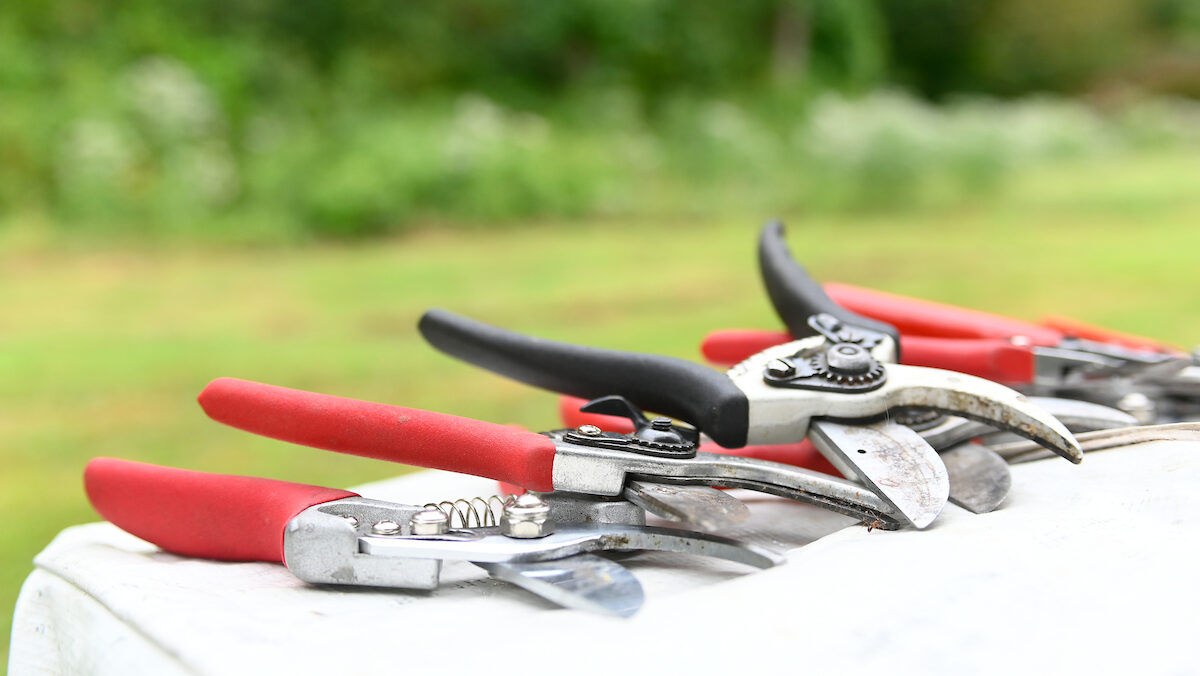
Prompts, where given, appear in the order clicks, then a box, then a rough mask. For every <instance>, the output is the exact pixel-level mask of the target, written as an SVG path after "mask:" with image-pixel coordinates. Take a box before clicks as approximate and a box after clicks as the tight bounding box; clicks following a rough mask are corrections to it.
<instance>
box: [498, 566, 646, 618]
mask: <svg viewBox="0 0 1200 676" xmlns="http://www.w3.org/2000/svg"><path fill="white" fill-rule="evenodd" d="M475 565H477V566H479V567H480V568H483V569H484V570H486V571H487V572H488V574H489V575H491V576H492V577H494V578H496V579H498V580H504V581H505V582H509V583H511V584H514V585H517V586H518V587H521V588H523V589H526V590H528V591H531V592H533V593H534V594H537V595H538V596H540V597H542V598H544V599H546V600H547V601H550V602H551V603H557V604H558V605H560V606H563V607H564V608H572V609H574V610H585V611H588V612H592V613H600V614H602V615H616V616H618V617H629V616H630V615H633V614H634V613H636V612H637V611H638V609H639V608H641V607H642V602H643V600H644V599H645V593H644V592H643V591H642V585H641V583H640V582H638V580H637V578H636V577H634V576H633V573H631V572H629V571H628V570H626V569H625V568H624V566H622V565H620V564H618V563H614V562H612V561H609V560H608V559H606V558H603V557H600V556H596V555H595V554H576V555H575V556H568V557H566V558H565V559H554V560H551V561H526V562H515V561H507V562H499V563H483V562H476V563H475Z"/></svg>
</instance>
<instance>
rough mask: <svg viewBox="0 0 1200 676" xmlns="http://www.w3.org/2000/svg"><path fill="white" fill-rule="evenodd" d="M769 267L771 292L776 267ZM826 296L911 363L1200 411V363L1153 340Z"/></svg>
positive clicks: (899, 300)
mask: <svg viewBox="0 0 1200 676" xmlns="http://www.w3.org/2000/svg"><path fill="white" fill-rule="evenodd" d="M762 260H763V264H764V269H763V274H764V277H765V278H767V279H768V289H770V288H771V282H770V276H771V274H772V273H771V265H772V262H773V259H772V258H771V257H770V256H764V257H762ZM796 289H797V287H792V288H791V289H790V292H792V293H795V292H796ZM815 289H820V287H818V286H817V285H816V283H815V282H813V283H812V285H811V286H808V287H804V288H803V289H800V292H801V293H807V294H810V295H815V294H816V293H820V292H819V291H816V290H815ZM782 293H787V291H785V292H782ZM821 295H823V296H824V297H826V298H828V299H829V302H831V303H833V304H834V305H836V307H838V308H841V309H842V311H844V312H848V313H852V314H853V313H858V314H861V315H865V316H867V317H870V318H872V319H873V320H876V321H882V322H887V323H888V324H889V325H894V326H895V327H896V329H898V331H899V333H900V337H899V345H900V350H899V352H900V361H901V363H904V364H911V365H915V366H926V367H932V368H944V369H949V370H953V371H959V372H962V373H968V374H971V375H975V376H979V377H981V378H987V379H989V380H994V381H996V382H1000V383H1004V384H1006V385H1010V386H1012V387H1017V388H1019V389H1021V390H1022V391H1024V392H1027V393H1029V394H1037V395H1043V396H1052V397H1067V398H1078V399H1086V400H1089V401H1094V402H1096V403H1100V404H1104V405H1106V406H1112V407H1116V408H1121V409H1122V410H1127V411H1129V412H1131V413H1134V414H1136V415H1138V416H1139V420H1141V421H1142V422H1150V421H1151V420H1153V419H1155V418H1165V419H1178V418H1186V417H1191V416H1195V415H1197V414H1198V413H1200V366H1198V365H1197V364H1196V358H1195V357H1194V356H1189V355H1187V354H1185V353H1183V352H1181V351H1179V350H1178V349H1176V348H1173V347H1171V346H1168V345H1165V344H1162V343H1158V342H1155V341H1153V340H1150V339H1147V338H1141V337H1137V336H1130V335H1127V334H1120V333H1116V332H1112V331H1108V330H1105V329H1100V328H1097V327H1091V326H1087V325H1084V324H1080V323H1077V322H1072V321H1070V320H1065V319H1061V318H1054V319H1051V320H1048V321H1046V322H1045V323H1043V324H1034V323H1030V322H1025V321H1021V320H1017V319H1011V318H1008V317H1003V316H1000V315H994V314H989V313H986V312H980V311H977V310H969V309H965V308H958V307H953V306H950V305H944V304H940V303H933V302H930V301H924V300H918V299H913V298H906V297H903V296H897V295H893V294H888V293H883V292H879V291H872V290H869V289H863V288H860V287H854V286H849V285H845V284H826V285H825V286H824V293H821ZM773 298H774V295H773ZM777 306H778V303H777ZM794 335H798V334H796V327H795V326H792V325H791V324H789V331H788V332H778V331H754V330H725V331H715V332H713V333H711V334H709V335H708V336H707V337H706V338H705V339H704V342H703V344H702V346H701V350H702V352H703V353H704V355H705V357H706V358H708V359H709V360H711V361H712V362H714V363H717V364H735V363H737V362H739V361H741V360H742V359H744V358H746V357H747V356H749V355H751V354H754V353H756V352H759V351H761V350H763V349H765V348H766V347H767V346H769V345H777V344H779V343H781V342H786V341H788V340H790V339H792V336H794ZM1189 400H1190V401H1189ZM1155 404H1156V405H1157V407H1156V408H1151V409H1149V410H1148V409H1147V407H1148V406H1154V405H1155Z"/></svg>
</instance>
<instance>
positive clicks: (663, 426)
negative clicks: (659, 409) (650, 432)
mask: <svg viewBox="0 0 1200 676" xmlns="http://www.w3.org/2000/svg"><path fill="white" fill-rule="evenodd" d="M650 428H651V429H656V430H659V431H660V432H665V431H667V430H669V429H671V419H670V418H655V419H654V420H651V421H650Z"/></svg>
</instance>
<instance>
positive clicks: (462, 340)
mask: <svg viewBox="0 0 1200 676" xmlns="http://www.w3.org/2000/svg"><path fill="white" fill-rule="evenodd" d="M418 327H419V328H420V330H421V335H422V336H424V337H425V340H427V341H429V344H430V345H433V346H434V347H436V348H437V349H439V350H441V351H442V352H445V353H446V354H448V355H451V356H453V357H457V358H459V359H462V360H463V361H466V362H469V363H472V364H474V365H476V366H479V367H482V368H485V369H487V370H489V371H492V372H495V373H498V374H500V375H503V376H507V377H509V378H512V379H514V380H519V381H521V382H523V383H528V384H530V385H534V386H536V387H541V388H545V389H548V390H553V391H555V392H561V393H563V394H569V395H571V396H574V397H581V398H584V399H596V398H598V397H603V396H606V395H610V394H619V395H621V396H623V397H626V398H627V399H629V400H630V401H632V402H633V403H635V404H636V405H638V406H640V407H641V408H643V409H646V410H650V411H658V412H659V413H663V414H666V415H669V416H671V417H673V418H679V419H680V420H684V421H686V422H688V423H691V424H693V425H695V426H696V427H697V428H699V429H700V430H702V431H703V432H705V433H707V434H708V436H710V437H712V439H713V441H715V442H717V443H718V444H720V445H722V446H724V447H726V448H740V447H742V446H745V445H746V429H747V426H748V425H749V410H750V402H749V400H747V398H746V395H745V393H743V392H742V391H741V390H740V389H738V387H737V385H734V383H733V381H732V380H730V379H729V377H728V376H726V375H725V374H723V373H721V372H719V371H714V370H712V369H710V368H708V367H706V366H702V365H700V364H696V363H694V362H690V361H685V360H683V359H676V358H674V357H665V356H662V355H652V354H641V353H638V352H620V351H617V350H606V349H602V348H596V347H584V346H581V345H570V344H568V343H559V342H555V341H551V340H543V339H541V338H533V337H531V336H525V335H522V334H519V333H514V332H512V331H507V330H505V329H500V328H496V327H494V326H489V325H487V324H484V323H482V322H477V321H475V320H473V319H467V318H466V317H461V316H459V315H456V314H453V313H451V312H446V311H445V310H430V311H428V312H426V313H425V315H424V316H423V317H421V321H420V323H419V324H418Z"/></svg>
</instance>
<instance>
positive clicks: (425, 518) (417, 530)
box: [408, 508, 450, 535]
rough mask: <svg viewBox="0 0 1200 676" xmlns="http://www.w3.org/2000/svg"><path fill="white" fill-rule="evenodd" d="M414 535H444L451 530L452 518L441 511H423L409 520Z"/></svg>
mask: <svg viewBox="0 0 1200 676" xmlns="http://www.w3.org/2000/svg"><path fill="white" fill-rule="evenodd" d="M408 527H409V529H410V530H411V531H412V534H413V535H443V534H445V533H446V532H447V531H449V530H450V517H449V516H447V515H446V513H445V512H443V511H442V510H440V509H433V508H429V509H423V510H421V511H419V512H417V513H416V514H413V515H412V516H411V517H409V518H408Z"/></svg>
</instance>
